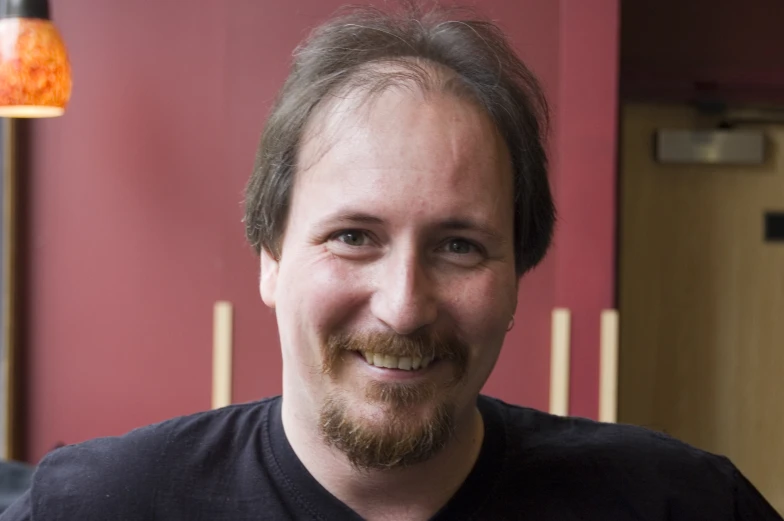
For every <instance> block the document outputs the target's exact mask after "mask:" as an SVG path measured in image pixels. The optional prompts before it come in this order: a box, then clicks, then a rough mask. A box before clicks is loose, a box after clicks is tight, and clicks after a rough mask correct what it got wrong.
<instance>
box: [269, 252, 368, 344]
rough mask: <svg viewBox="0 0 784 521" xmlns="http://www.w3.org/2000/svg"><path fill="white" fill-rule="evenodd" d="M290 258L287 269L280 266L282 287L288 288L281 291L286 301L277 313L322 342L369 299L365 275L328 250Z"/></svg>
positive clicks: (301, 332) (302, 332) (279, 306)
mask: <svg viewBox="0 0 784 521" xmlns="http://www.w3.org/2000/svg"><path fill="white" fill-rule="evenodd" d="M291 261H292V262H291V264H290V265H288V266H286V268H287V269H285V271H284V267H283V266H282V267H281V268H282V269H281V278H282V279H283V280H282V284H283V285H282V286H281V287H283V288H286V291H285V292H282V293H284V294H283V295H282V296H281V297H282V300H284V301H285V303H281V304H279V305H278V313H282V314H284V315H286V316H287V317H289V318H290V319H291V320H292V321H296V323H295V324H289V326H294V327H295V328H296V329H298V330H299V332H300V334H306V335H314V336H315V338H313V339H312V341H323V340H324V339H325V337H326V336H328V335H329V334H331V333H333V332H334V331H335V329H336V328H338V327H339V326H341V325H342V324H343V323H344V322H345V321H346V320H347V319H348V318H349V317H351V316H353V315H354V314H355V312H356V310H357V309H358V308H359V307H361V306H362V305H363V302H365V301H366V300H367V290H366V288H365V285H363V284H362V283H361V281H362V280H363V276H362V274H361V273H358V272H357V271H356V270H355V269H353V267H352V266H350V265H348V264H347V263H346V262H344V261H340V260H339V259H336V258H334V257H333V256H332V255H331V254H329V253H326V252H319V253H318V254H317V255H315V256H314V255H312V254H311V255H310V256H302V257H301V258H300V259H295V258H292V259H291ZM281 307H282V308H283V309H281Z"/></svg>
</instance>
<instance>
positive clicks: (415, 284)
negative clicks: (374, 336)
mask: <svg viewBox="0 0 784 521" xmlns="http://www.w3.org/2000/svg"><path fill="white" fill-rule="evenodd" d="M419 257H420V256H419V255H418V254H417V252H416V251H415V250H408V251H399V252H397V253H395V254H391V255H389V256H388V257H387V258H386V259H385V261H384V262H383V263H382V265H383V269H382V270H381V273H379V281H378V284H377V286H376V291H375V293H374V295H373V297H372V300H371V311H372V313H373V315H375V317H376V318H378V319H379V320H381V321H382V322H384V323H385V324H386V325H387V326H388V327H389V328H390V329H392V330H393V331H395V332H396V333H398V334H399V335H409V334H411V333H414V332H416V331H418V330H419V329H422V328H424V327H426V326H428V325H431V324H433V323H434V322H435V321H436V318H437V316H438V302H437V299H436V295H435V288H434V284H433V281H432V280H431V276H430V274H429V272H428V270H427V269H426V268H427V267H426V266H423V261H422V259H420V258H419Z"/></svg>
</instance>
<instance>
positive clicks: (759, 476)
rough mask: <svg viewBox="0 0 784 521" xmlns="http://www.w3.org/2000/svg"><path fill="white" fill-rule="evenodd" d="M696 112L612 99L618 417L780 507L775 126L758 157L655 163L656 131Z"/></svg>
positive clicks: (783, 263) (781, 269) (782, 197)
mask: <svg viewBox="0 0 784 521" xmlns="http://www.w3.org/2000/svg"><path fill="white" fill-rule="evenodd" d="M703 118H704V117H702V116H699V115H697V114H696V112H695V111H694V110H693V109H691V108H689V107H686V106H664V105H649V104H627V105H625V106H624V107H623V110H622V122H621V143H620V147H621V148H620V150H621V163H620V195H621V204H620V216H619V217H620V243H619V309H620V319H621V322H620V326H621V338H620V341H621V344H620V361H619V395H618V400H619V404H618V405H619V411H618V413H619V414H618V417H619V421H621V422H625V423H635V424H641V425H646V426H649V427H652V428H654V429H657V430H662V431H665V432H667V433H670V434H672V435H673V436H675V437H677V438H680V439H682V440H684V441H686V442H688V443H691V444H693V445H696V446H697V447H700V448H703V449H706V450H708V451H711V452H716V453H719V454H724V455H726V456H728V457H730V458H731V459H732V460H733V462H734V463H735V464H736V465H737V466H738V467H739V468H740V469H741V470H742V471H743V472H744V473H745V474H746V475H747V476H748V477H749V478H750V479H751V481H752V482H753V483H755V484H756V486H757V487H758V488H759V489H760V490H761V492H762V493H763V494H764V495H765V496H766V497H767V498H768V500H769V501H771V502H772V503H773V505H774V506H775V507H776V508H777V509H778V510H779V511H780V512H782V513H784V243H782V242H778V243H776V242H766V241H765V240H764V215H765V212H767V211H784V153H782V151H784V126H776V125H770V126H765V127H764V130H765V132H766V134H767V136H768V139H769V143H768V144H769V147H768V148H769V150H768V157H767V159H766V162H765V164H764V165H762V166H754V167H748V166H743V167H735V166H708V165H672V164H659V163H657V162H655V160H654V152H653V136H654V132H655V131H656V129H660V128H681V129H696V128H701V127H704V126H705V125H706V124H708V123H710V122H708V121H705V120H704V119H703Z"/></svg>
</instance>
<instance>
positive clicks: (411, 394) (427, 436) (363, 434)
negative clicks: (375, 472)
mask: <svg viewBox="0 0 784 521" xmlns="http://www.w3.org/2000/svg"><path fill="white" fill-rule="evenodd" d="M427 392H429V393H430V394H428V395H425V394H423V390H422V389H420V388H417V389H412V388H410V386H409V387H400V384H396V386H394V387H390V386H386V385H385V386H383V387H376V386H373V387H371V388H369V389H368V390H367V392H366V393H365V396H361V395H360V396H356V397H354V398H353V399H352V398H350V397H347V396H345V395H337V394H336V395H333V396H330V397H328V398H327V399H326V400H325V403H324V405H323V407H322V410H321V416H320V430H321V434H322V437H323V438H324V439H325V441H327V443H329V444H330V445H331V446H333V447H335V448H337V449H338V450H339V451H341V452H342V453H343V454H344V455H345V456H346V457H347V458H348V460H349V462H350V463H351V464H352V465H353V466H355V467H357V468H362V469H391V468H399V467H407V466H410V465H413V464H416V463H420V462H422V461H426V460H428V459H430V458H432V457H433V456H435V455H436V454H437V453H438V452H440V451H441V449H443V447H444V446H446V445H447V444H448V443H449V441H450V440H451V439H452V437H453V435H454V430H455V409H454V406H453V405H452V404H451V402H449V401H448V400H445V399H443V398H442V399H438V397H437V396H436V395H434V394H432V392H430V391H427Z"/></svg>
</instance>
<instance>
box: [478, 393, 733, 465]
mask: <svg viewBox="0 0 784 521" xmlns="http://www.w3.org/2000/svg"><path fill="white" fill-rule="evenodd" d="M487 400H489V401H490V402H491V403H492V405H493V407H494V408H496V410H498V411H499V412H500V415H501V417H502V418H503V423H504V427H505V430H506V435H507V439H508V441H509V443H510V449H511V450H513V451H515V452H519V453H525V452H528V451H539V453H540V454H548V453H557V454H558V455H559V456H560V457H563V456H567V455H572V456H577V455H582V456H585V457H598V458H603V457H610V456H612V457H613V458H612V460H610V461H612V462H614V463H615V464H619V463H623V462H628V463H629V464H630V465H634V466H635V467H637V468H639V467H641V466H642V467H645V466H647V465H650V466H653V467H655V468H656V469H658V470H666V469H668V468H670V467H673V466H674V467H677V468H678V470H679V471H683V470H685V469H688V468H697V469H698V470H701V471H704V470H713V471H716V472H719V473H722V474H724V473H727V472H729V473H730V476H731V474H732V470H731V469H730V466H731V464H730V466H728V460H727V459H726V458H723V457H721V456H716V455H714V454H711V453H709V452H706V451H703V450H700V449H697V448H695V447H693V446H691V445H689V444H687V443H684V442H681V441H679V440H677V439H675V438H673V437H671V436H668V435H667V434H664V433H661V432H657V431H654V430H651V429H647V428H644V427H639V426H636V425H625V424H614V423H601V422H597V421H593V420H589V419H586V418H578V417H562V416H555V415H552V414H547V413H544V412H541V411H537V410H535V409H529V408H525V407H519V406H515V405H509V404H506V403H504V402H502V401H500V400H495V399H492V398H489V399H487Z"/></svg>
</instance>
